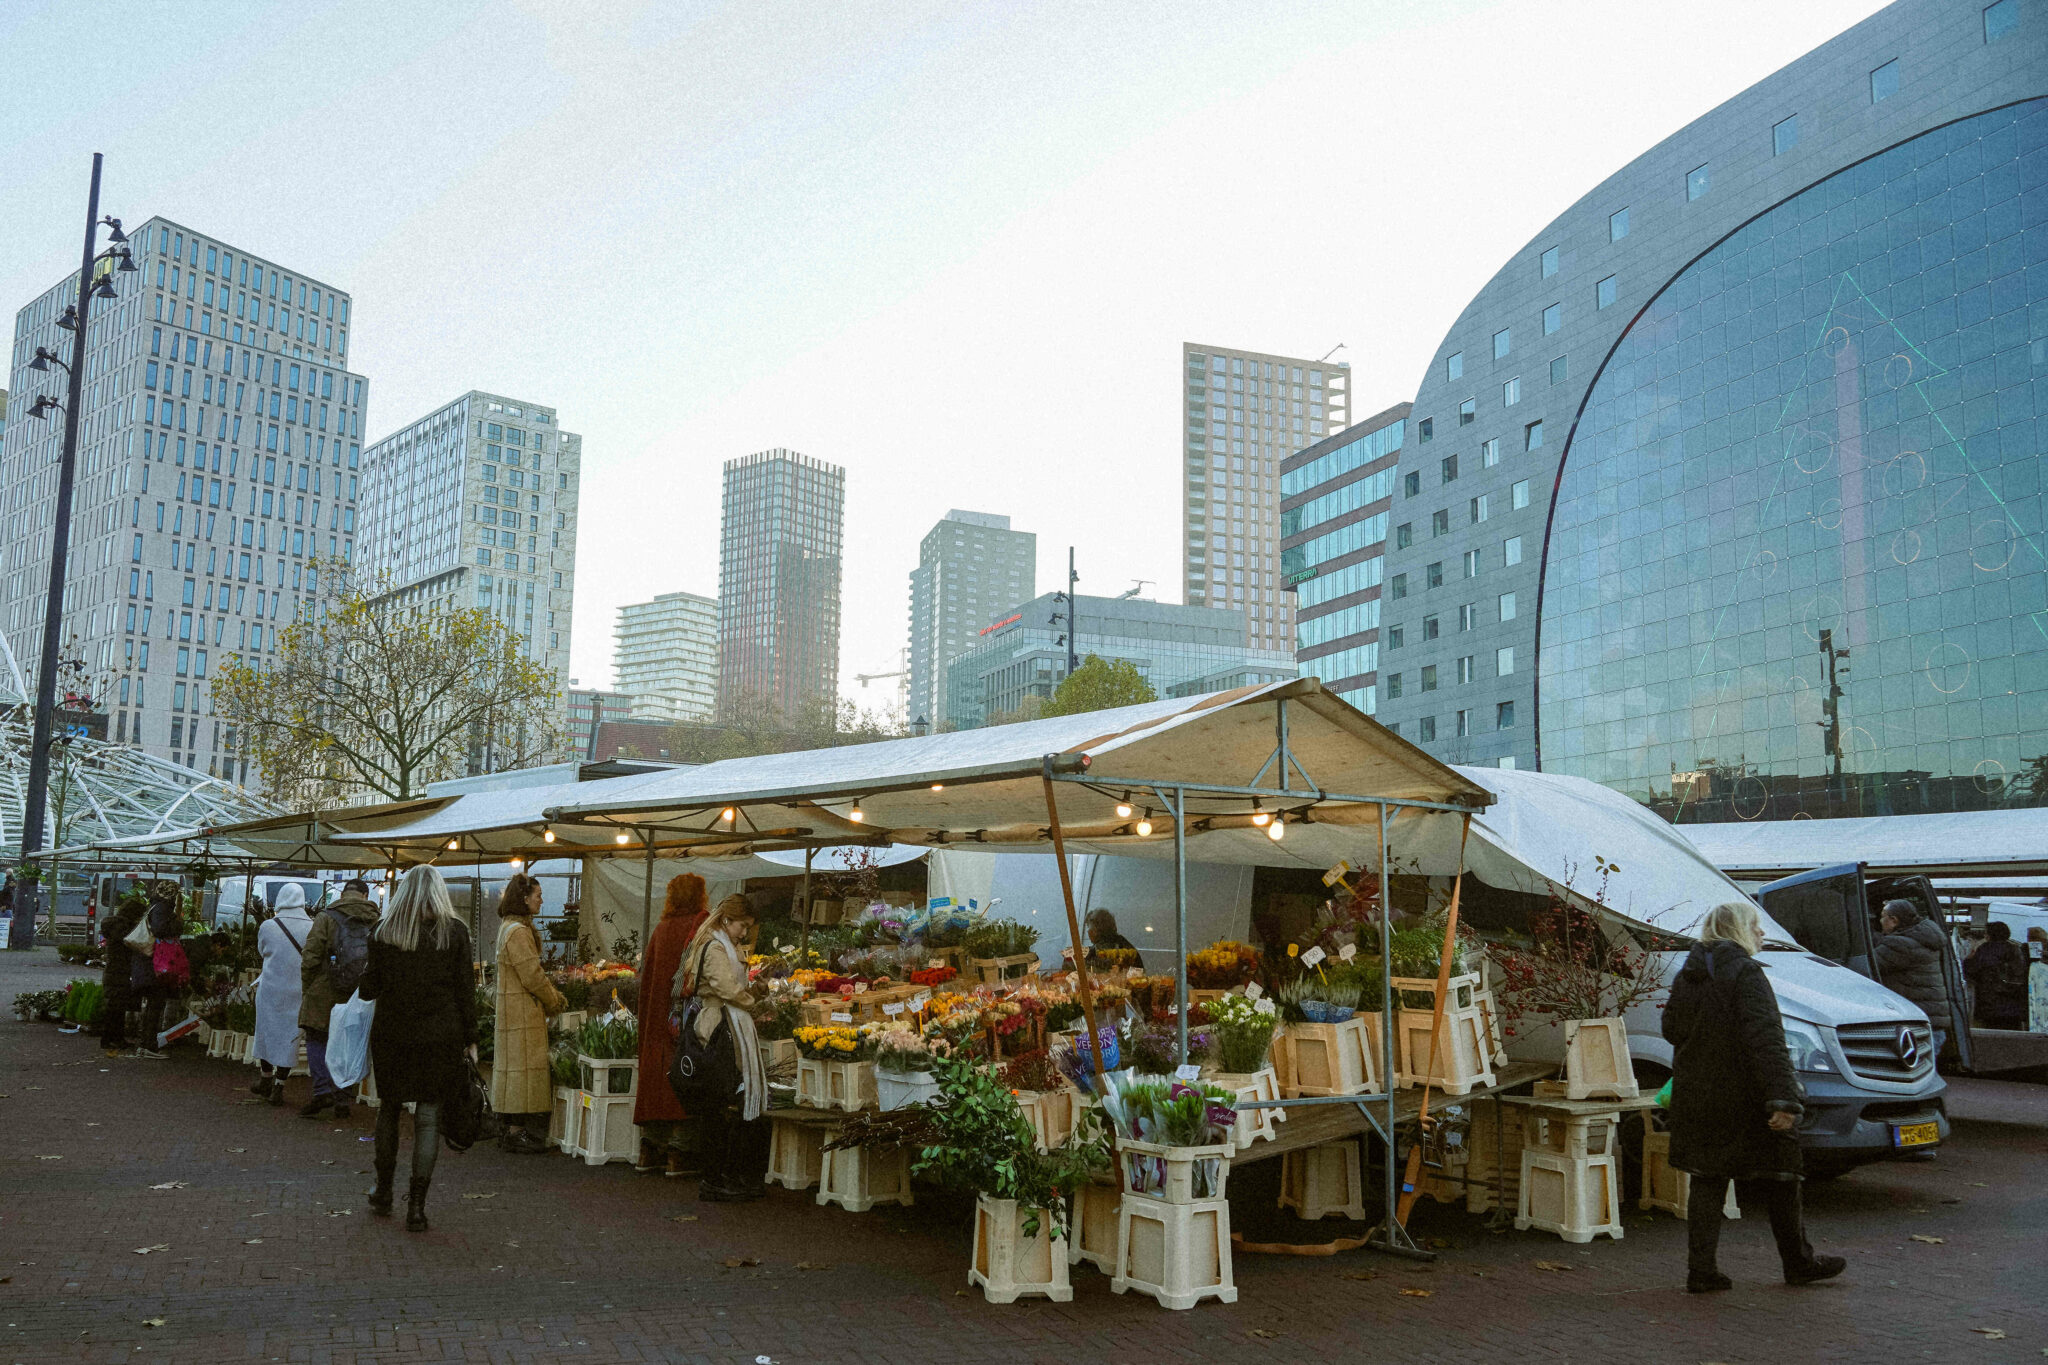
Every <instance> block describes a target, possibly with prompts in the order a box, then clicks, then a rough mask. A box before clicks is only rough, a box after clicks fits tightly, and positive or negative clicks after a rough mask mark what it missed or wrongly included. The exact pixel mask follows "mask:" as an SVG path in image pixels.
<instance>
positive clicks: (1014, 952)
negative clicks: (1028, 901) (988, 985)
mask: <svg viewBox="0 0 2048 1365" xmlns="http://www.w3.org/2000/svg"><path fill="white" fill-rule="evenodd" d="M1037 943H1038V930H1036V929H1034V928H1032V927H1031V926H1030V925H1028V924H1019V923H1018V922H1017V921H1016V920H1013V919H992V920H984V921H982V922H981V923H980V924H977V925H975V926H974V927H973V928H972V929H970V930H968V931H967V942H966V946H967V955H968V956H969V957H970V958H981V959H984V960H986V959H989V958H998V957H1020V956H1022V955H1023V954H1025V953H1028V952H1030V951H1031V950H1032V948H1033V947H1035V946H1036V945H1037Z"/></svg>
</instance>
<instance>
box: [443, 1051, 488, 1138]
mask: <svg viewBox="0 0 2048 1365" xmlns="http://www.w3.org/2000/svg"><path fill="white" fill-rule="evenodd" d="M462 1069H463V1076H462V1079H461V1080H459V1081H457V1082H456V1084H455V1092H454V1093H453V1094H451V1095H450V1096H449V1097H448V1098H447V1099H446V1100H445V1101H443V1102H442V1104H441V1141H443V1142H445V1143H447V1144H448V1150H449V1151H451V1152H466V1151H468V1150H469V1149H470V1148H472V1147H474V1146H475V1145H476V1144H477V1143H478V1142H480V1141H482V1140H483V1139H484V1138H486V1137H489V1136H490V1132H489V1130H490V1129H492V1128H493V1127H495V1126H496V1124H497V1117H498V1116H497V1115H496V1114H495V1113H493V1112H492V1110H491V1088H490V1087H489V1086H487V1085H485V1084H484V1078H483V1075H482V1073H481V1072H479V1071H478V1070H477V1069H476V1063H475V1062H472V1061H470V1060H469V1059H468V1058H467V1057H465V1058H463V1061H462Z"/></svg>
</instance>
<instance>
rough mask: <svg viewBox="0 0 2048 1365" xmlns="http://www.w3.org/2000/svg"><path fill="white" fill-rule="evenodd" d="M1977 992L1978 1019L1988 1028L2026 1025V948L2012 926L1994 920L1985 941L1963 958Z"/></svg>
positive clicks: (2015, 1027)
mask: <svg viewBox="0 0 2048 1365" xmlns="http://www.w3.org/2000/svg"><path fill="white" fill-rule="evenodd" d="M1963 975H1964V976H1965V977H1968V978H1969V981H1970V988H1971V989H1972V990H1974V991H1975V992H1976V993H1977V1019H1978V1021H1979V1022H1980V1023H1982V1024H1983V1025H1984V1027H1985V1028H2009V1029H2024V1028H2026V1026H2027V950H2026V949H2025V948H2022V947H2021V946H2020V945H2019V944H2017V943H2014V942H2013V941H2012V926H2011V925H2010V924H2007V923H2005V922H2004V921H2003V920H1993V921H1991V923H1990V924H1989V925H1988V926H1987V927H1986V928H1985V931H1984V941H1983V942H1982V943H1980V944H1978V945H1977V947H1976V950H1975V951H1974V952H1972V953H1971V954H1970V955H1969V957H1968V958H1966V959H1964V961H1963Z"/></svg>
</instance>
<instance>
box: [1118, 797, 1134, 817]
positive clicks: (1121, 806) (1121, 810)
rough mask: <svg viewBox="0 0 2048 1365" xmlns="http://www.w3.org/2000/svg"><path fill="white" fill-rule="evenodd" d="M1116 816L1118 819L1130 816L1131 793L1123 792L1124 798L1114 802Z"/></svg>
mask: <svg viewBox="0 0 2048 1365" xmlns="http://www.w3.org/2000/svg"><path fill="white" fill-rule="evenodd" d="M1116 818H1117V819H1119V820H1128V819H1130V818H1131V794H1130V793H1129V792H1125V793H1124V799H1123V800H1121V801H1119V802H1117V803H1116Z"/></svg>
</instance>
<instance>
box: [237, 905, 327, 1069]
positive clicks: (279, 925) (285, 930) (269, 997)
mask: <svg viewBox="0 0 2048 1365" xmlns="http://www.w3.org/2000/svg"><path fill="white" fill-rule="evenodd" d="M312 933H313V921H312V920H311V919H310V918H309V917H308V916H307V914H306V889H305V888H304V887H302V886H300V885H299V884H298V883H297V882H286V883H285V884H284V885H283V886H281V887H279V888H278V891H277V913H276V914H275V915H273V916H272V917H271V918H270V919H268V920H266V921H264V924H263V927H262V928H261V929H258V930H257V931H256V951H257V952H259V953H261V954H262V955H263V972H262V974H261V975H260V976H258V977H257V978H256V1067H257V1075H256V1083H255V1084H254V1085H252V1086H250V1087H249V1091H250V1093H251V1094H253V1095H255V1096H256V1097H257V1098H258V1099H263V1100H269V1101H270V1102H271V1103H272V1104H274V1105H276V1104H283V1103H284V1083H285V1080H286V1079H287V1078H288V1077H290V1075H291V1074H292V1068H293V1067H294V1066H297V1065H298V1062H299V1001H300V991H301V987H300V985H299V978H300V972H301V970H302V966H301V963H302V959H303V958H304V956H305V950H306V940H307V939H308V938H309V937H311V936H312Z"/></svg>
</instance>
